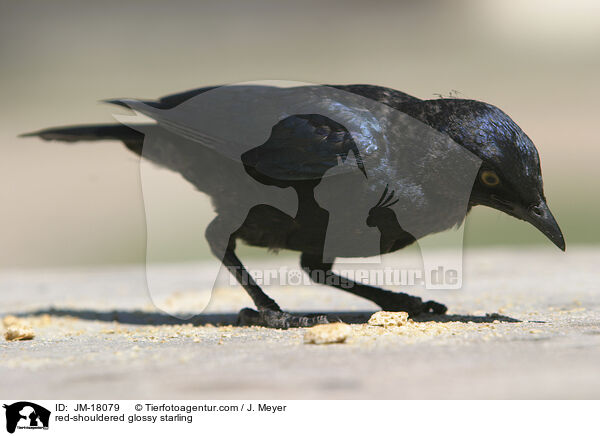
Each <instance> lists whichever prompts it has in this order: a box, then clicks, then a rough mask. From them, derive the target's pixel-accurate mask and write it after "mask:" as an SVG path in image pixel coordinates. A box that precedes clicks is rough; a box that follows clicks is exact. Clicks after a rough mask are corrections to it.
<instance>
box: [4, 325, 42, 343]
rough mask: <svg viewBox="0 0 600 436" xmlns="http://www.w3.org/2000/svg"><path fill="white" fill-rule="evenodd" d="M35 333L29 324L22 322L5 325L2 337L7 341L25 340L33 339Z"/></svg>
mask: <svg viewBox="0 0 600 436" xmlns="http://www.w3.org/2000/svg"><path fill="white" fill-rule="evenodd" d="M34 336H35V333H34V331H33V329H32V328H31V327H29V326H26V325H23V324H18V323H17V324H13V325H10V326H8V327H7V329H6V333H5V334H4V338H5V339H6V340H7V341H26V340H29V339H33V338H34Z"/></svg>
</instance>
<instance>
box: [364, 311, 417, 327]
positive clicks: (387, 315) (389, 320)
mask: <svg viewBox="0 0 600 436" xmlns="http://www.w3.org/2000/svg"><path fill="white" fill-rule="evenodd" d="M407 322H408V313H406V312H384V311H379V312H375V313H374V314H373V315H371V318H369V322H368V324H369V325H375V326H381V327H398V326H402V325H405V324H406V323H407Z"/></svg>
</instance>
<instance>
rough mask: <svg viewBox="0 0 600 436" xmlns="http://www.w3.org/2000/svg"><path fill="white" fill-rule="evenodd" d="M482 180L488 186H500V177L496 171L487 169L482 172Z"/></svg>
mask: <svg viewBox="0 0 600 436" xmlns="http://www.w3.org/2000/svg"><path fill="white" fill-rule="evenodd" d="M481 181H482V182H483V183H484V184H485V185H487V186H492V187H493V186H498V185H499V184H500V177H498V174H496V173H495V172H493V171H489V170H487V171H483V172H482V173H481Z"/></svg>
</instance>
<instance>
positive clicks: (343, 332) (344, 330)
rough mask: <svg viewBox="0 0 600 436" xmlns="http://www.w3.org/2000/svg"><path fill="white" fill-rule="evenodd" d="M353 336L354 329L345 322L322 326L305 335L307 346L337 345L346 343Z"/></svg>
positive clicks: (313, 328)
mask: <svg viewBox="0 0 600 436" xmlns="http://www.w3.org/2000/svg"><path fill="white" fill-rule="evenodd" d="M351 334H352V327H350V326H349V325H348V324H345V323H343V322H335V323H332V324H320V325H316V326H314V327H311V328H309V329H307V330H306V332H305V333H304V343H305V344H317V345H320V344H337V343H342V342H345V341H346V339H348V337H349V336H350V335H351Z"/></svg>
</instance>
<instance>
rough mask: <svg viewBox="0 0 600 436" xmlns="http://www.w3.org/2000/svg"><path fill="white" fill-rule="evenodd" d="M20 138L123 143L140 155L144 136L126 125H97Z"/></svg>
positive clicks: (26, 134) (30, 134)
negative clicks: (114, 141)
mask: <svg viewBox="0 0 600 436" xmlns="http://www.w3.org/2000/svg"><path fill="white" fill-rule="evenodd" d="M19 137H38V138H42V139H44V140H46V141H63V142H79V141H107V140H108V141H110V140H116V141H122V142H123V143H124V144H125V146H126V147H127V148H129V149H130V150H132V151H134V152H135V153H137V154H140V153H141V151H142V145H143V142H144V135H143V134H142V133H140V132H138V131H137V130H134V129H132V128H131V127H127V126H126V125H124V124H96V125H83V126H66V127H52V128H50V129H44V130H39V131H37V132H31V133H24V134H22V135H19Z"/></svg>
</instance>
